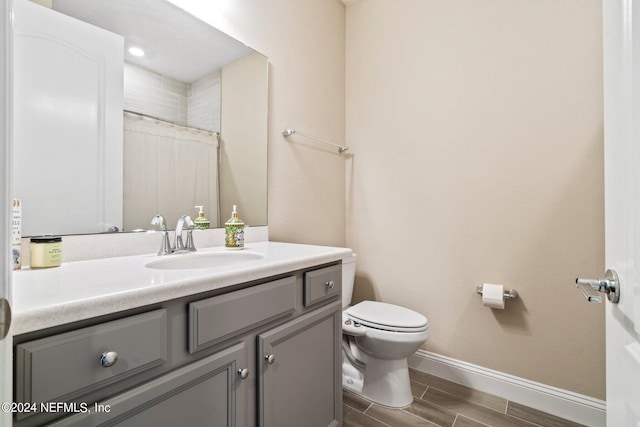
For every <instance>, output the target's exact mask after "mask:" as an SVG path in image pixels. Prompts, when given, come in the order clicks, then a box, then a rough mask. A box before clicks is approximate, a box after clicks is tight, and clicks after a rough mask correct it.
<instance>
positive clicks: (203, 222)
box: [193, 206, 209, 230]
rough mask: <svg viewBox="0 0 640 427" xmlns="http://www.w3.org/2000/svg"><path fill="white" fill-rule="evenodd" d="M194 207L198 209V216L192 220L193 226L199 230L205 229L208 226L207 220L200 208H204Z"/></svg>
mask: <svg viewBox="0 0 640 427" xmlns="http://www.w3.org/2000/svg"><path fill="white" fill-rule="evenodd" d="M195 208H196V209H198V210H199V211H198V217H197V218H196V219H195V221H193V222H194V224H195V225H194V228H197V229H199V230H206V229H207V228H209V220H208V219H207V218H205V217H204V211H203V210H202V208H204V206H196V207H195Z"/></svg>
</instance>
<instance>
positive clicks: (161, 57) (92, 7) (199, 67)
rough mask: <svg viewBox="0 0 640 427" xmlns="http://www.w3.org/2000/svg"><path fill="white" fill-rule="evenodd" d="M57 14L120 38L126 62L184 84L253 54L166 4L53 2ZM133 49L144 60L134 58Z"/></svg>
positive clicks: (138, 0)
mask: <svg viewBox="0 0 640 427" xmlns="http://www.w3.org/2000/svg"><path fill="white" fill-rule="evenodd" d="M53 9H54V10H57V11H59V12H61V13H64V14H65V15H69V16H73V17H75V18H78V19H80V20H81V21H85V22H88V23H90V24H93V25H95V26H98V27H101V28H104V29H106V30H108V31H111V32H114V33H117V34H120V35H122V36H123V37H124V39H125V60H126V61H127V62H132V63H134V64H137V65H139V66H141V67H144V68H147V69H149V70H152V71H155V72H157V73H160V74H163V75H166V76H169V77H172V78H174V79H176V80H179V81H182V82H186V83H191V82H194V81H196V80H198V79H199V78H200V77H202V76H205V75H207V74H209V73H211V72H212V71H214V70H217V69H219V68H221V67H222V66H224V65H226V64H228V63H230V62H233V61H235V60H236V59H239V58H241V57H243V56H245V55H247V54H248V53H251V52H253V50H251V49H250V48H248V47H247V46H245V45H244V44H242V43H240V42H239V41H237V40H234V39H233V38H231V37H229V36H228V35H226V34H224V33H222V32H221V31H218V30H217V29H215V28H213V27H211V26H210V25H208V24H206V23H204V22H202V21H200V20H199V19H197V18H196V17H194V16H192V15H190V14H188V13H187V12H185V11H183V10H182V9H180V8H178V7H177V6H175V5H173V4H171V3H169V2H166V1H158V0H53ZM131 45H136V46H138V47H141V48H142V49H144V50H145V52H146V55H145V57H144V58H136V57H134V56H132V55H130V54H129V53H128V52H127V51H126V50H127V49H128V48H129V47H130V46H131Z"/></svg>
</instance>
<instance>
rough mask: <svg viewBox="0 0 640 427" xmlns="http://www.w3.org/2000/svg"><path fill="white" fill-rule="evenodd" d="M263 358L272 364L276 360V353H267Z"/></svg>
mask: <svg viewBox="0 0 640 427" xmlns="http://www.w3.org/2000/svg"><path fill="white" fill-rule="evenodd" d="M264 360H266V361H267V363H268V364H269V365H273V362H275V361H276V355H275V354H267V355H266V356H265V357H264Z"/></svg>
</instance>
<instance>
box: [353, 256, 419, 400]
mask: <svg viewBox="0 0 640 427" xmlns="http://www.w3.org/2000/svg"><path fill="white" fill-rule="evenodd" d="M356 260H357V256H356V255H355V254H354V255H353V256H351V257H349V258H345V259H343V260H342V309H343V311H342V351H343V362H342V385H343V387H344V388H345V389H347V390H349V391H352V392H354V393H356V394H359V395H361V396H363V397H364V398H366V399H369V400H371V401H373V402H376V403H379V404H381V405H385V406H390V407H394V408H400V407H404V406H407V405H409V404H411V402H412V401H413V396H412V394H411V385H410V382H409V368H408V365H407V357H408V356H409V355H411V354H413V353H415V352H416V351H417V350H418V349H419V348H420V346H422V344H424V342H425V341H426V340H427V339H429V323H428V321H427V318H426V317H424V316H423V315H421V314H419V313H416V312H415V311H412V310H409V309H408V308H405V307H400V306H397V305H393V304H387V303H383V302H377V301H362V302H360V303H358V304H356V305H354V306H351V307H350V306H349V303H350V302H351V295H352V293H353V282H354V278H355V267H356Z"/></svg>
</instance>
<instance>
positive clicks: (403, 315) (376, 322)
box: [347, 301, 428, 332]
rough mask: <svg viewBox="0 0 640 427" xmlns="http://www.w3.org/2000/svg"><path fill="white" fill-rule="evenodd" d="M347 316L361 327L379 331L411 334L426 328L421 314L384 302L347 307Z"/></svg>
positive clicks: (426, 323)
mask: <svg viewBox="0 0 640 427" xmlns="http://www.w3.org/2000/svg"><path fill="white" fill-rule="evenodd" d="M347 314H348V315H349V316H350V317H351V318H353V320H355V321H358V322H360V323H362V324H363V325H367V326H371V327H374V328H379V329H386V330H398V331H404V332H413V331H424V330H426V329H427V326H428V321H427V318H426V317H424V316H423V315H422V314H420V313H416V312H415V311H413V310H409V309H408V308H405V307H400V306H397V305H393V304H387V303H384V302H377V301H362V302H361V303H358V304H356V305H354V306H353V307H349V308H348V309H347Z"/></svg>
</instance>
